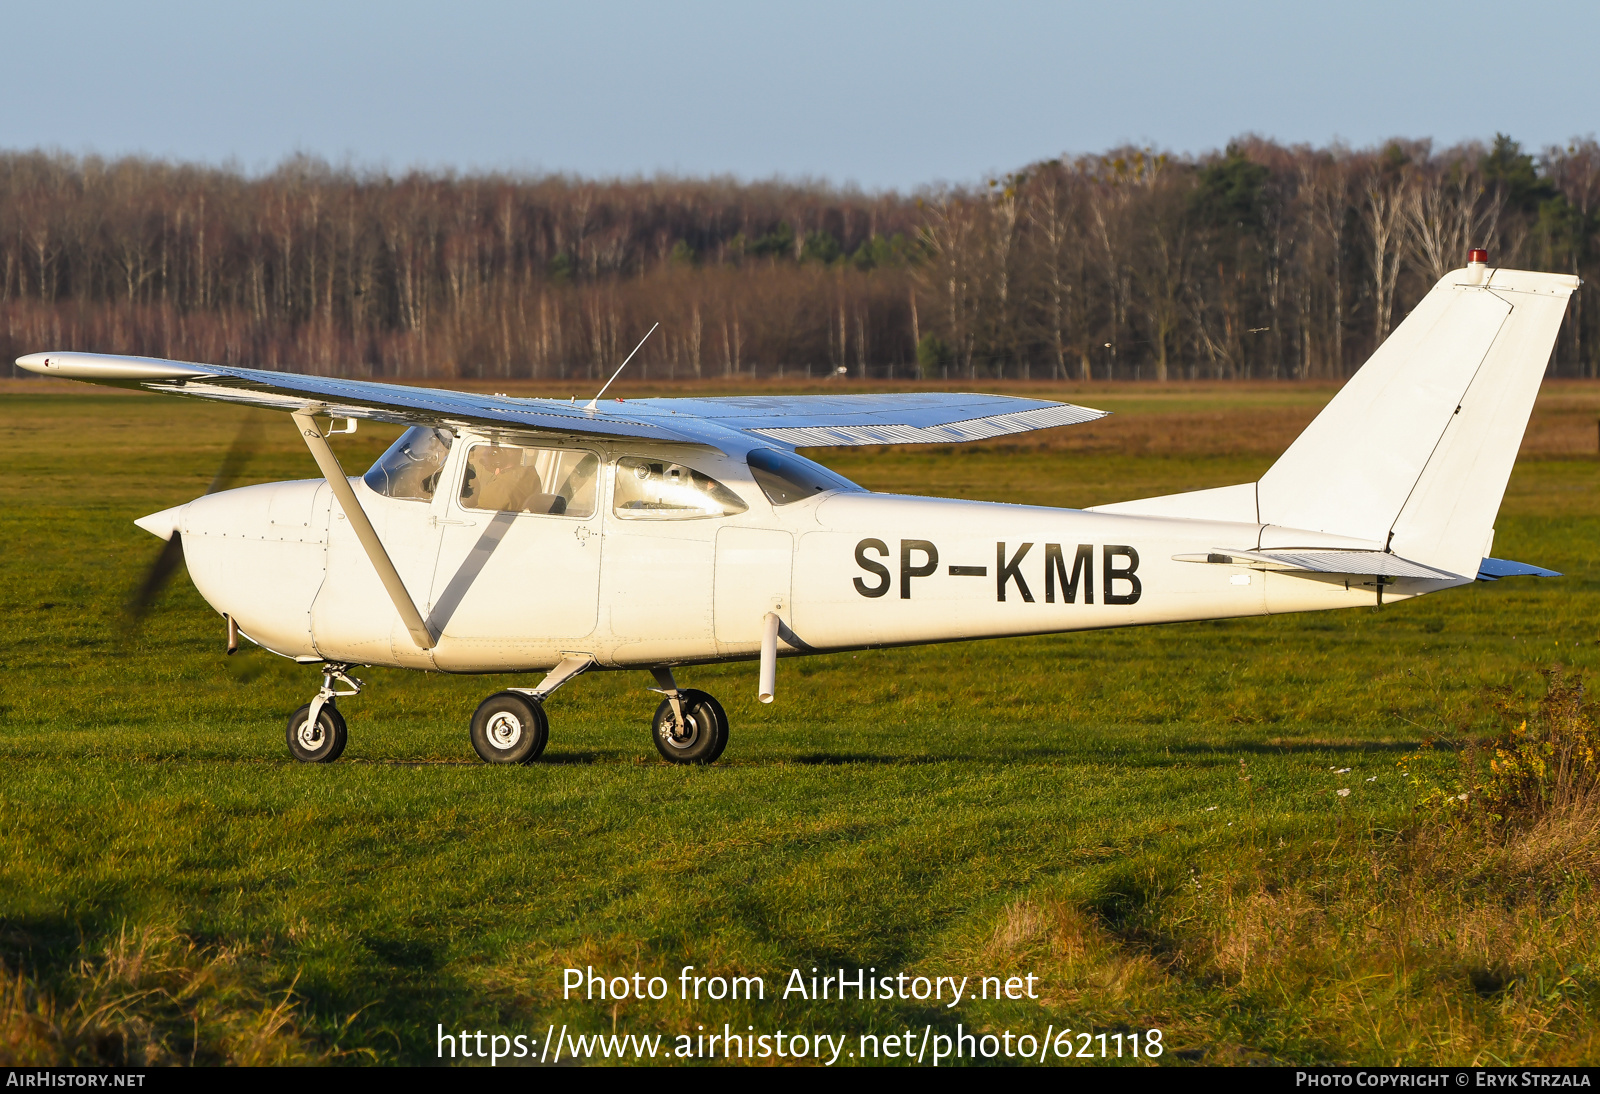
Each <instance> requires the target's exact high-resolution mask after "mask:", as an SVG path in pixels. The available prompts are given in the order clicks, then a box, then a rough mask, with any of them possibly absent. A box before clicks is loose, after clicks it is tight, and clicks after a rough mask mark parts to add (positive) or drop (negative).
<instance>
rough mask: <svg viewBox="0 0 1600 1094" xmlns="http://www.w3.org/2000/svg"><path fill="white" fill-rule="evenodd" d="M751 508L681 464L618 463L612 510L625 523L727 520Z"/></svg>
mask: <svg viewBox="0 0 1600 1094" xmlns="http://www.w3.org/2000/svg"><path fill="white" fill-rule="evenodd" d="M748 508H750V507H749V506H748V505H746V504H745V503H744V501H743V500H741V499H740V497H739V495H738V494H735V493H734V492H733V491H732V490H729V489H728V488H727V487H726V486H723V485H722V484H721V483H720V482H718V481H717V480H716V479H714V478H712V477H711V476H710V475H707V474H705V473H704V472H703V471H696V470H695V469H694V468H692V467H687V466H685V465H683V464H681V463H672V462H671V461H669V460H654V459H641V458H640V457H637V456H624V457H623V458H622V459H620V460H618V461H617V489H616V492H615V495H614V497H613V500H612V510H613V511H614V512H615V513H616V514H617V516H619V517H621V518H622V519H623V520H692V519H695V518H697V517H726V516H732V515H733V514H735V513H743V512H744V511H745V510H746V509H748Z"/></svg>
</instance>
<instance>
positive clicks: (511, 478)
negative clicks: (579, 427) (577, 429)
mask: <svg viewBox="0 0 1600 1094" xmlns="http://www.w3.org/2000/svg"><path fill="white" fill-rule="evenodd" d="M599 471H600V458H599V457H598V456H596V455H595V454H594V453H593V452H586V451H584V450H582V449H572V448H525V447H523V446H521V445H512V444H477V445H473V446H472V447H471V448H470V449H468V450H467V469H466V472H465V474H463V475H462V478H461V507H462V508H463V509H480V510H488V511H491V512H501V513H549V514H552V515H565V516H569V517H592V516H594V499H595V486H596V484H597V482H598V480H599Z"/></svg>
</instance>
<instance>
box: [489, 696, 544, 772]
mask: <svg viewBox="0 0 1600 1094" xmlns="http://www.w3.org/2000/svg"><path fill="white" fill-rule="evenodd" d="M549 740H550V722H549V720H548V719H546V718H545V716H544V706H543V705H542V704H541V703H538V702H536V701H535V700H533V699H530V698H528V697H527V696H526V695H522V694H519V693H517V692H515V691H501V692H496V693H495V694H494V695H491V696H489V698H487V699H485V700H484V701H483V702H481V703H479V704H478V709H477V710H476V711H475V712H473V715H472V750H473V751H474V752H476V753H477V754H478V756H479V758H480V759H482V760H483V761H484V763H491V764H527V763H532V762H533V761H534V760H537V759H538V758H539V755H540V754H541V753H542V752H544V746H545V744H546V742H548V741H549Z"/></svg>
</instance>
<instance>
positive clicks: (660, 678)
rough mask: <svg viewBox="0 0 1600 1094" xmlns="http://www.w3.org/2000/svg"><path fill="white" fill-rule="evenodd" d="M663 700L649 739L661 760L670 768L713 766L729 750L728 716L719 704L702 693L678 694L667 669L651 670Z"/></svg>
mask: <svg viewBox="0 0 1600 1094" xmlns="http://www.w3.org/2000/svg"><path fill="white" fill-rule="evenodd" d="M651 673H652V675H654V676H655V678H656V683H657V684H660V685H661V686H660V687H657V688H651V689H650V690H651V691H656V692H660V693H661V694H662V695H665V696H666V698H665V699H663V700H661V705H660V706H658V707H656V713H655V717H654V718H651V719H650V737H651V739H652V740H654V741H655V743H656V751H657V752H659V753H661V758H662V759H663V760H666V761H667V762H668V763H673V764H710V763H716V762H717V757H718V756H721V755H722V750H723V749H725V748H727V747H728V715H727V712H726V711H724V710H723V709H722V704H721V703H719V702H717V701H716V699H714V698H712V697H711V696H710V695H707V694H706V693H705V692H703V691H695V690H694V689H693V688H684V689H682V690H680V689H679V688H678V685H677V684H676V683H675V682H674V681H673V679H672V670H671V669H668V668H659V669H652V670H651Z"/></svg>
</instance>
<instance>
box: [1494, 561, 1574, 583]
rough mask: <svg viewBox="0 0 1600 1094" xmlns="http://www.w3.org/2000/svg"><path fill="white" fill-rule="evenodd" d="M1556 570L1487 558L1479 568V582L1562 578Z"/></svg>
mask: <svg viewBox="0 0 1600 1094" xmlns="http://www.w3.org/2000/svg"><path fill="white" fill-rule="evenodd" d="M1560 576H1561V575H1560V574H1558V573H1556V572H1555V571H1554V570H1546V569H1545V568H1544V567H1543V566H1530V565H1528V563H1526V562H1511V561H1509V560H1507V559H1503V558H1486V559H1484V560H1483V563H1482V564H1481V565H1480V566H1479V567H1478V580H1479V581H1499V580H1500V579H1501V578H1502V577H1560Z"/></svg>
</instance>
